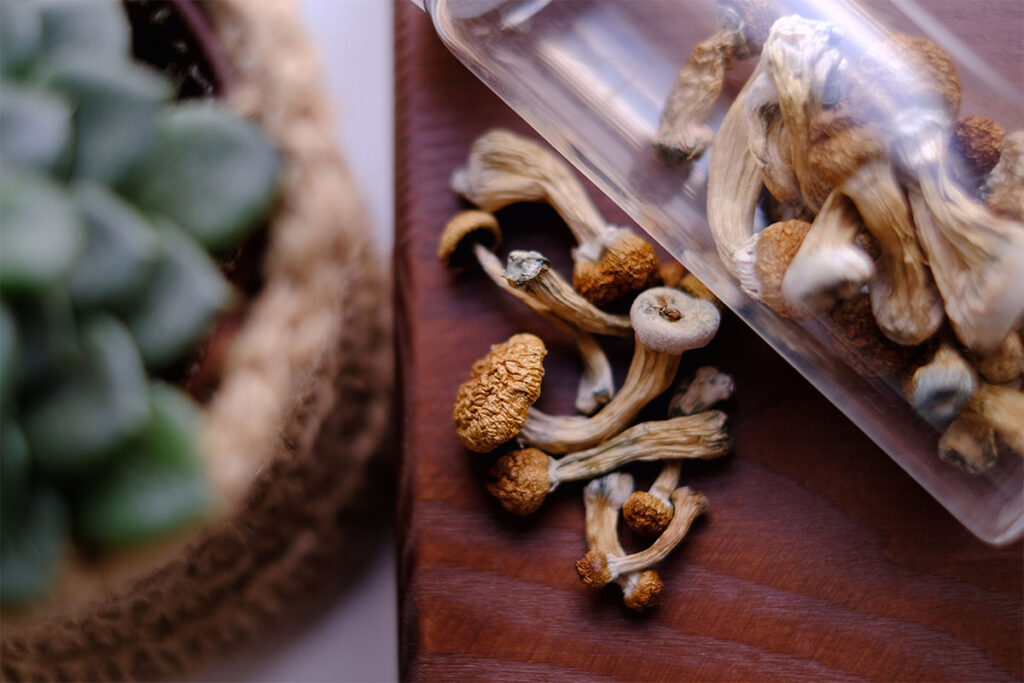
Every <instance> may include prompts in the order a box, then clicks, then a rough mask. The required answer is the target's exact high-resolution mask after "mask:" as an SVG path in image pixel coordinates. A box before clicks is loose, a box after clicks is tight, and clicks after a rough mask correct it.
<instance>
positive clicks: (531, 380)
mask: <svg viewBox="0 0 1024 683" xmlns="http://www.w3.org/2000/svg"><path fill="white" fill-rule="evenodd" d="M546 355H547V348H546V347H545V346H544V342H543V341H541V339H540V337H537V336H536V335H532V334H517V335H514V336H512V337H510V338H509V339H508V341H505V342H503V343H501V344H495V345H494V346H492V347H491V350H490V352H489V353H488V354H487V355H486V356H484V357H483V358H481V359H480V360H478V361H477V362H475V363H473V368H472V370H470V373H469V379H468V380H466V381H465V382H463V383H462V385H461V386H460V387H459V391H458V394H457V395H456V397H455V409H454V411H452V419H453V420H454V421H455V433H456V434H457V435H458V437H459V441H461V442H462V444H463V445H464V446H465V447H466V448H468V449H469V450H471V451H476V452H477V453H487V452H489V451H492V450H494V449H495V448H496V447H497V446H499V445H501V444H503V443H505V442H506V441H508V440H509V439H511V438H512V437H513V436H515V435H516V434H518V433H519V432H520V430H522V428H523V424H524V423H525V422H526V411H527V410H528V409H529V407H530V406H531V405H533V404H534V402H535V401H536V400H537V398H539V397H540V386H541V380H542V379H543V378H544V356H546Z"/></svg>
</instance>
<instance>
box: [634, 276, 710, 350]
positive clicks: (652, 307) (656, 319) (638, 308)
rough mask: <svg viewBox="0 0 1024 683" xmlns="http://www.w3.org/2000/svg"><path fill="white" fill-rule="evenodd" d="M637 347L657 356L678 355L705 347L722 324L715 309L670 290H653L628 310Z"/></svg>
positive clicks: (642, 296)
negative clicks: (645, 348) (646, 349)
mask: <svg viewBox="0 0 1024 683" xmlns="http://www.w3.org/2000/svg"><path fill="white" fill-rule="evenodd" d="M629 319H630V321H631V322H632V323H633V330H634V331H635V332H636V339H637V342H638V343H639V344H643V345H644V346H646V347H647V348H649V349H651V350H652V351H655V352H656V353H664V354H672V355H680V354H682V353H683V352H684V351H687V350H689V349H697V348H700V347H702V346H707V344H708V342H710V341H711V339H712V338H713V337H714V336H715V333H716V332H718V325H719V323H720V322H721V320H722V316H721V314H720V313H719V312H718V309H717V308H715V305H714V304H712V303H711V302H710V301H707V300H705V299H698V298H696V297H692V296H690V295H689V294H686V293H685V292H682V291H680V290H678V289H673V288H671V287H652V288H651V289H648V290H647V291H645V292H643V293H642V294H641V295H640V296H638V297H637V298H636V300H635V301H634V302H633V305H632V306H631V307H630V309H629Z"/></svg>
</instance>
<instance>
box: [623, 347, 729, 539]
mask: <svg viewBox="0 0 1024 683" xmlns="http://www.w3.org/2000/svg"><path fill="white" fill-rule="evenodd" d="M734 387H735V385H734V384H733V381H732V377H730V376H729V375H726V374H725V373H723V372H720V371H719V370H717V369H716V368H713V367H710V366H705V367H702V368H700V369H699V370H697V372H696V374H695V375H694V377H693V381H691V382H690V383H689V385H687V386H686V388H685V389H684V390H680V391H677V392H676V394H675V395H674V396H673V397H672V400H671V401H670V402H669V411H668V412H669V417H670V418H671V417H682V416H685V415H694V414H696V413H701V412H704V411H705V410H707V409H708V408H710V407H711V406H713V405H714V404H716V403H718V402H720V401H725V400H727V399H728V398H729V397H730V396H732V392H733V389H734ZM681 471H682V462H681V461H679V460H670V461H668V462H666V463H665V464H664V465H662V468H661V472H659V473H658V476H657V477H656V478H655V480H654V483H653V484H652V485H651V488H650V489H648V490H647V491H635V492H634V493H632V494H631V495H630V496H629V498H628V499H627V500H626V502H625V504H624V505H623V508H622V514H623V517H624V518H625V520H626V524H627V525H628V526H629V528H630V529H632V530H633V531H634V532H635V533H637V534H640V535H641V536H657V535H658V534H660V533H661V532H662V531H664V529H665V527H666V526H668V523H669V522H670V521H671V520H672V514H673V510H672V502H671V500H670V497H671V495H672V492H673V491H674V490H675V489H676V487H677V486H679V475H680V473H681Z"/></svg>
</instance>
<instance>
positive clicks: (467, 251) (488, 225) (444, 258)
mask: <svg viewBox="0 0 1024 683" xmlns="http://www.w3.org/2000/svg"><path fill="white" fill-rule="evenodd" d="M474 243H480V244H483V245H484V246H486V247H487V248H488V249H490V250H491V251H494V250H496V249H497V248H498V247H499V246H500V245H501V228H499V227H498V219H496V218H495V217H494V214H491V213H488V212H486V211H462V212H460V213H457V214H455V216H454V217H452V219H451V220H450V221H448V223H447V225H445V226H444V230H443V231H442V232H441V240H440V242H439V243H438V246H437V258H438V259H440V261H441V265H443V266H444V267H445V268H460V267H462V266H468V265H469V264H470V263H472V261H473V251H472V245H473V244H474Z"/></svg>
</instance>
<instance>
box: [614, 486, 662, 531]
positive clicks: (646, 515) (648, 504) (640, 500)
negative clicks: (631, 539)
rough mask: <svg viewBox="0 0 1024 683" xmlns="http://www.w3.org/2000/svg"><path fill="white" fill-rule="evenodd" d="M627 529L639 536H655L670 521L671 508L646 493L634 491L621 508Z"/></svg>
mask: <svg viewBox="0 0 1024 683" xmlns="http://www.w3.org/2000/svg"><path fill="white" fill-rule="evenodd" d="M622 514H623V516H624V517H625V518H626V521H627V523H628V524H629V528H630V529H632V530H633V532H634V533H637V534H639V535H641V536H657V535H658V534H660V533H661V532H662V531H664V530H665V527H667V526H668V523H669V522H671V521H672V507H671V506H670V505H669V504H668V503H667V502H666V501H664V500H661V499H660V498H656V497H655V496H652V495H651V494H650V493H648V492H647V491H635V492H633V495H631V496H630V497H629V500H627V501H626V504H625V505H623V506H622Z"/></svg>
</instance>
